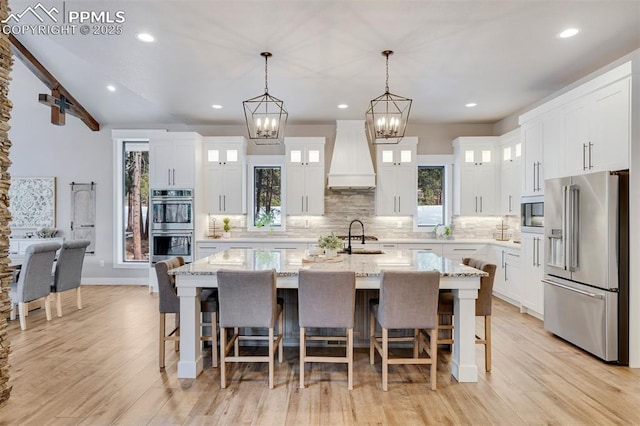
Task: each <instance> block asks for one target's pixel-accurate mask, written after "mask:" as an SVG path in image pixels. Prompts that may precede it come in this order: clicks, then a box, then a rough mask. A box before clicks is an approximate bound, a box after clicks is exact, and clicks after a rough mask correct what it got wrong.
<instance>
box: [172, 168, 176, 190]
mask: <svg viewBox="0 0 640 426" xmlns="http://www.w3.org/2000/svg"><path fill="white" fill-rule="evenodd" d="M172 181H173V186H176V169H173V179H172Z"/></svg>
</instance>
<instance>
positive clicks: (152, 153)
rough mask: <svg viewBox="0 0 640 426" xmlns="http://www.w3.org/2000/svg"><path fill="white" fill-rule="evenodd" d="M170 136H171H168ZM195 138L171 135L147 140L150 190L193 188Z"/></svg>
mask: <svg viewBox="0 0 640 426" xmlns="http://www.w3.org/2000/svg"><path fill="white" fill-rule="evenodd" d="M168 135H171V134H168ZM195 162H196V137H195V134H194V136H187V137H181V136H179V135H172V136H170V137H169V136H168V137H166V138H164V137H163V138H151V139H150V140H149V165H150V169H149V180H150V185H151V188H154V189H164V188H194V186H195V174H194V170H195Z"/></svg>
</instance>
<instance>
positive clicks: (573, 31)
mask: <svg viewBox="0 0 640 426" xmlns="http://www.w3.org/2000/svg"><path fill="white" fill-rule="evenodd" d="M579 32H580V29H579V28H567V29H566V30H564V31H562V32H561V33H559V34H558V38H569V37H573V36H574V35H576V34H578V33H579Z"/></svg>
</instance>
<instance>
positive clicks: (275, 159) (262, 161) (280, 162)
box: [247, 155, 287, 233]
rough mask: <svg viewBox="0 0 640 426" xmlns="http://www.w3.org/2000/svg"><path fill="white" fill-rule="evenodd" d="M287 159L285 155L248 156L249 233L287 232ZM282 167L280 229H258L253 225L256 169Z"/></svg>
mask: <svg viewBox="0 0 640 426" xmlns="http://www.w3.org/2000/svg"><path fill="white" fill-rule="evenodd" d="M285 165H286V158H285V156H283V155H247V183H248V184H247V231H249V232H256V233H266V232H285V231H286V230H287V172H286V167H285ZM256 167H280V202H281V203H280V204H281V208H280V215H281V218H282V221H281V224H280V226H278V227H266V226H264V227H261V228H259V227H257V226H255V225H254V224H253V222H254V217H253V210H254V207H255V203H254V198H255V197H254V194H255V190H256V188H255V173H254V172H255V168H256Z"/></svg>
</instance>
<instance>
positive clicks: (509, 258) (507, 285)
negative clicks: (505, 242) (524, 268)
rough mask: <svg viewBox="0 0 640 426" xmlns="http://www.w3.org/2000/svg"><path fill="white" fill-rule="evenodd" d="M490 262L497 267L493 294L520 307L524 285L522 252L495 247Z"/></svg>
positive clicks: (492, 249)
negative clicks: (522, 284) (522, 286)
mask: <svg viewBox="0 0 640 426" xmlns="http://www.w3.org/2000/svg"><path fill="white" fill-rule="evenodd" d="M489 261H490V262H491V263H493V264H495V265H496V275H495V277H494V279H493V294H494V295H495V296H497V297H499V298H501V299H503V300H506V301H507V302H509V303H511V304H513V305H516V306H520V298H521V283H522V277H521V269H520V267H521V261H520V250H519V249H516V248H508V247H502V246H498V245H494V246H492V248H491V253H490V255H489Z"/></svg>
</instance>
